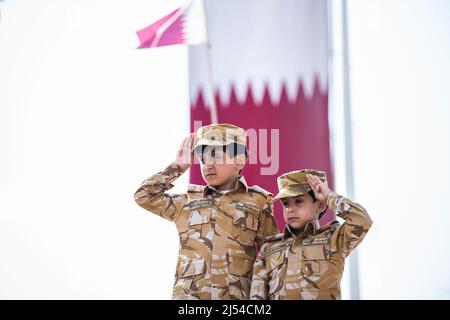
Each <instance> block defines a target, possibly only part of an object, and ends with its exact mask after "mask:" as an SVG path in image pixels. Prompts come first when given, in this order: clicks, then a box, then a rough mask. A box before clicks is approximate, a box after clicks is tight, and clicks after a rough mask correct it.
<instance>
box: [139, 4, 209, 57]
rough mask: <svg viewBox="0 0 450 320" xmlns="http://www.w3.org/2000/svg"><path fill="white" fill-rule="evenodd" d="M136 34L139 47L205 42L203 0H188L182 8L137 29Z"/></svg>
mask: <svg viewBox="0 0 450 320" xmlns="http://www.w3.org/2000/svg"><path fill="white" fill-rule="evenodd" d="M136 34H137V36H138V39H139V47H138V49H143V48H155V47H163V46H169V45H175V44H187V45H197V44H201V43H205V41H206V25H205V9H204V7H203V1H202V0H190V1H186V2H185V4H184V5H183V6H181V7H180V8H178V9H176V10H174V11H172V12H171V13H169V14H167V15H166V16H164V17H162V18H161V19H159V20H158V21H155V22H153V23H152V24H151V25H149V26H148V27H145V28H144V29H142V30H139V31H137V32H136Z"/></svg>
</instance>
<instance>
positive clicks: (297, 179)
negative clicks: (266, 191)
mask: <svg viewBox="0 0 450 320" xmlns="http://www.w3.org/2000/svg"><path fill="white" fill-rule="evenodd" d="M307 174H312V175H315V176H317V177H319V179H320V180H321V181H322V182H326V181H327V175H326V173H325V172H323V171H319V170H314V169H303V170H296V171H291V172H287V173H285V174H283V175H281V176H279V177H278V179H277V183H278V191H279V192H278V194H277V195H276V196H275V197H274V198H273V200H278V199H281V198H288V197H296V196H301V195H303V194H305V193H308V192H309V191H310V190H311V187H310V185H309V183H308V180H307V179H306V175H307Z"/></svg>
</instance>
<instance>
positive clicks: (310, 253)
mask: <svg viewBox="0 0 450 320" xmlns="http://www.w3.org/2000/svg"><path fill="white" fill-rule="evenodd" d="M322 242H323V243H320V241H317V242H316V243H314V242H312V243H305V242H304V244H303V252H302V257H303V260H302V264H301V270H302V273H303V274H304V275H305V276H313V275H314V276H320V275H323V274H324V273H325V272H326V271H327V270H328V267H329V263H330V246H329V244H328V241H326V240H323V241H322Z"/></svg>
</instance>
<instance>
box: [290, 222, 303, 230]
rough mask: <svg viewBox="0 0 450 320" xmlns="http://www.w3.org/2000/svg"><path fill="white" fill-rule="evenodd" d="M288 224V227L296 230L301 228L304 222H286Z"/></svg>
mask: <svg viewBox="0 0 450 320" xmlns="http://www.w3.org/2000/svg"><path fill="white" fill-rule="evenodd" d="M288 225H289V227H290V228H291V229H296V230H299V229H301V228H303V227H304V226H305V224H304V223H295V222H294V223H288Z"/></svg>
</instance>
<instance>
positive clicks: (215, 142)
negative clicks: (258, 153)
mask: <svg viewBox="0 0 450 320" xmlns="http://www.w3.org/2000/svg"><path fill="white" fill-rule="evenodd" d="M231 143H237V144H240V145H244V146H245V145H246V134H245V130H244V129H242V128H239V127H236V126H234V125H232V124H228V123H220V124H210V125H208V126H203V127H201V128H199V129H198V130H197V143H196V144H195V147H194V149H195V148H197V147H198V146H226V145H229V144H231Z"/></svg>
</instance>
